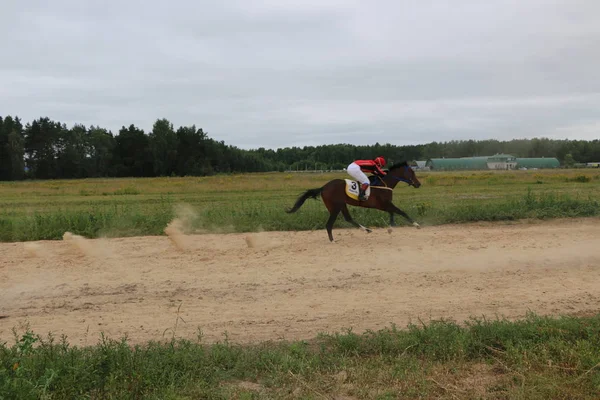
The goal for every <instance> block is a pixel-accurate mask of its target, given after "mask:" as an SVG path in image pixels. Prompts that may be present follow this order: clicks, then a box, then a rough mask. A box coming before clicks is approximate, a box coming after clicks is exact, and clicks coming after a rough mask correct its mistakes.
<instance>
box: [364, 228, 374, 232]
mask: <svg viewBox="0 0 600 400" xmlns="http://www.w3.org/2000/svg"><path fill="white" fill-rule="evenodd" d="M365 231H366V232H367V233H371V232H373V231H372V230H370V229H369V228H367V229H365Z"/></svg>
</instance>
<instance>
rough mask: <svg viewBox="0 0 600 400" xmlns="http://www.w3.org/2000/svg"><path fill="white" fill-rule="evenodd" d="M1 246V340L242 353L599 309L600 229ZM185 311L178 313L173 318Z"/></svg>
mask: <svg viewBox="0 0 600 400" xmlns="http://www.w3.org/2000/svg"><path fill="white" fill-rule="evenodd" d="M334 233H335V235H336V239H337V240H338V241H337V242H336V243H329V242H328V240H327V234H326V233H325V231H315V232H298V233H294V232H268V233H267V232H265V233H258V234H223V235H212V234H208V235H191V236H180V237H173V238H171V239H172V240H170V238H168V237H137V238H124V239H98V240H85V239H83V238H78V237H76V236H75V237H71V236H70V235H66V237H65V240H63V241H41V242H33V243H4V244H0V316H1V317H2V318H0V340H1V341H7V342H8V343H9V344H12V343H13V335H12V332H11V330H12V328H13V327H17V328H18V329H19V328H21V329H22V327H23V326H24V324H25V323H28V324H29V326H30V328H31V329H33V330H34V331H35V332H36V333H40V334H46V333H48V332H50V331H52V332H53V333H54V334H55V335H60V334H66V335H67V336H68V338H69V340H70V342H71V343H73V344H77V345H82V344H95V343H97V341H98V338H99V334H100V332H101V331H102V332H104V333H105V335H107V336H109V337H112V338H115V339H119V338H121V337H122V336H123V335H127V336H128V337H129V339H130V341H131V342H133V343H139V342H143V341H146V340H151V339H153V340H160V339H163V338H165V339H169V338H170V337H171V336H172V335H173V328H175V322H176V320H177V316H178V315H179V317H180V319H179V320H178V323H177V327H176V336H177V337H185V338H190V339H195V338H196V334H197V332H198V328H200V329H201V330H202V332H203V334H204V340H206V341H209V342H212V341H215V340H222V339H223V338H224V336H223V333H224V332H227V333H228V336H229V339H230V340H232V341H236V342H250V341H261V340H268V339H303V338H311V337H314V336H315V335H316V334H317V333H319V332H332V331H339V330H341V329H344V328H349V327H352V328H353V329H354V331H358V332H360V331H363V330H365V329H379V328H382V327H385V326H389V325H390V324H391V323H395V324H397V325H398V326H400V327H404V326H406V324H407V323H409V322H411V321H412V322H417V321H418V319H421V320H423V321H428V320H430V319H431V318H441V317H443V318H452V319H455V320H457V321H459V322H460V321H463V320H464V319H467V318H468V317H469V316H471V315H474V316H481V315H486V316H489V317H492V318H493V317H494V316H496V315H501V316H505V317H508V318H517V317H522V316H524V315H525V314H526V312H527V311H528V310H532V311H535V312H538V313H541V314H557V313H594V312H598V311H599V310H600V220H599V219H576V220H559V221H552V222H536V223H518V224H511V225H507V224H497V225H492V224H475V225H460V226H456V225H455V226H441V227H426V228H423V229H421V230H417V229H414V228H412V227H410V228H396V229H395V230H394V231H393V232H392V233H391V234H390V233H388V232H387V231H386V230H385V229H378V230H375V231H374V232H373V233H371V234H366V233H364V232H362V231H359V230H355V229H350V230H342V229H337V230H335V231H334ZM178 310H179V314H178Z"/></svg>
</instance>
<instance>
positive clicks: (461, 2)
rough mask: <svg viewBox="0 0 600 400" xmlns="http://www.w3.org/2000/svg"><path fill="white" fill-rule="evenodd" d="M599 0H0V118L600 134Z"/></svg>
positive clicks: (381, 137) (385, 131)
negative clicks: (12, 116) (157, 120)
mask: <svg viewBox="0 0 600 400" xmlns="http://www.w3.org/2000/svg"><path fill="white" fill-rule="evenodd" d="M599 16H600V1H598V0H587V1H584V0H560V1H554V0H485V1H481V0H470V1H467V0H452V1H449V0H444V1H442V0H438V1H432V0H413V1H403V0H389V1H377V0H371V1H367V0H363V1H354V0H302V1H299V0H298V1H286V0H266V1H265V0H261V1H255V0H237V1H236V0H213V1H198V0H171V1H157V0H146V1H142V0H140V1H132V0H119V1H113V0H52V1H48V0H40V1H34V0H2V5H1V7H0V45H1V46H0V49H1V50H2V53H1V56H0V115H2V116H5V115H18V116H20V117H21V118H22V119H23V120H24V121H27V122H29V121H31V120H33V119H35V118H38V117H41V116H48V117H50V118H51V119H54V120H59V121H61V122H64V123H66V124H67V125H69V126H71V125H72V124H74V123H83V124H85V125H88V126H89V125H91V124H94V125H100V126H102V127H106V128H108V129H111V130H112V131H113V132H114V133H116V132H117V131H118V130H119V128H121V126H123V125H126V126H127V125H129V124H131V123H133V124H135V125H137V126H138V127H141V128H143V129H144V130H146V131H148V130H150V129H151V127H152V124H153V123H154V121H155V120H156V119H157V118H167V119H169V120H170V121H171V122H173V124H174V125H175V127H178V126H181V125H192V124H195V125H196V126H197V127H201V128H203V129H204V130H205V132H207V133H208V134H209V136H211V137H213V138H215V139H217V140H225V141H226V142H227V143H228V144H233V145H236V146H239V147H242V148H256V147H260V146H263V147H270V148H277V147H286V146H303V145H318V144H332V143H341V142H343V143H353V144H371V143H374V142H375V141H379V142H380V143H387V142H389V143H393V144H397V145H403V144H417V143H427V142H430V141H447V140H452V139H470V138H472V139H487V138H496V139H501V140H504V139H512V138H530V137H536V136H537V137H540V136H546V137H552V138H570V139H576V138H578V139H595V138H600V23H599V18H600V17H599Z"/></svg>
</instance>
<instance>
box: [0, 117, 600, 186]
mask: <svg viewBox="0 0 600 400" xmlns="http://www.w3.org/2000/svg"><path fill="white" fill-rule="evenodd" d="M495 153H508V154H512V155H515V156H517V157H556V158H558V159H559V160H560V161H561V163H562V164H563V165H565V166H571V165H573V164H575V163H578V162H579V163H585V162H592V161H600V140H593V141H585V140H552V139H545V138H540V139H517V140H511V141H498V140H481V141H475V140H466V141H450V142H432V143H427V144H421V145H411V146H403V145H395V144H383V145H382V144H379V143H374V144H373V145H369V146H355V145H351V144H345V143H342V144H331V145H322V146H306V147H302V148H300V147H291V148H289V147H286V148H281V149H277V150H273V149H264V148H259V149H253V150H243V149H239V148H237V147H235V146H233V145H231V144H225V143H224V142H223V141H217V140H215V139H212V138H210V137H208V135H207V134H206V133H205V132H204V131H203V130H202V129H201V128H196V126H195V125H192V126H181V127H179V128H177V129H175V128H174V126H173V124H172V123H171V122H169V121H168V120H167V119H158V120H156V122H155V123H154V125H153V127H152V130H151V131H150V132H144V131H143V130H142V129H140V128H137V127H136V126H134V125H130V126H129V127H125V126H124V127H122V128H121V129H120V130H119V132H118V133H117V134H116V135H115V134H113V133H112V132H110V131H108V130H106V129H104V128H101V127H98V126H90V127H86V126H83V125H74V126H72V127H70V128H69V127H67V126H66V125H65V124H63V123H60V122H57V121H53V120H51V119H49V118H48V117H44V118H39V119H36V120H34V121H32V122H29V123H26V124H23V122H22V121H21V119H19V118H18V117H11V116H6V117H2V116H0V180H20V179H59V178H61V179H70V178H91V177H151V176H185V175H192V176H204V175H213V174H216V173H230V172H266V171H285V170H305V169H309V170H314V169H317V170H323V169H342V168H345V167H346V166H347V165H348V164H349V163H350V162H352V161H353V160H354V159H357V158H373V157H376V156H378V155H383V156H384V157H386V159H388V161H389V162H396V161H401V160H426V159H428V158H436V157H469V156H478V155H492V154H495Z"/></svg>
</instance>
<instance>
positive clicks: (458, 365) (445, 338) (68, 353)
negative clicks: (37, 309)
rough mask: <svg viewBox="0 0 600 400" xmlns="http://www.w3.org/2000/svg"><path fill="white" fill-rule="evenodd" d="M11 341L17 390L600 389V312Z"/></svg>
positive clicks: (28, 336)
mask: <svg viewBox="0 0 600 400" xmlns="http://www.w3.org/2000/svg"><path fill="white" fill-rule="evenodd" d="M15 339H16V340H15V344H13V345H11V346H8V345H3V346H1V347H0V394H1V395H0V396H3V397H2V398H6V399H12V398H15V399H16V398H19V399H42V398H48V399H50V398H52V399H74V398H95V399H98V398H132V399H192V398H217V399H219V398H222V399H230V398H237V399H252V398H281V399H284V398H334V396H353V398H373V399H374V398H379V399H385V398H398V397H421V398H432V397H435V398H527V399H547V398H578V399H586V398H589V399H592V398H597V395H598V393H599V392H600V370H599V367H600V353H599V352H598V348H600V315H598V316H595V317H586V318H584V317H580V318H576V317H562V318H549V317H540V316H536V315H533V314H532V315H529V316H528V317H527V318H526V319H524V320H521V321H516V322H509V321H506V320H494V321H488V320H480V319H473V320H470V321H468V322H467V323H466V324H463V325H458V324H456V323H453V322H448V321H434V322H431V323H429V324H423V325H410V326H409V327H408V329H405V330H400V329H397V328H396V327H394V326H392V327H390V328H387V329H383V330H381V331H377V332H374V331H369V332H366V333H363V334H356V333H353V332H352V331H346V332H341V333H333V334H322V335H320V336H319V337H317V338H315V339H314V340H311V341H298V342H279V343H269V342H268V343H261V344H257V345H236V344H231V343H229V342H228V341H227V340H226V339H225V340H224V341H223V342H220V343H215V344H204V343H202V340H201V335H199V337H198V340H197V341H187V340H177V339H173V340H171V341H168V342H165V343H159V342H150V343H148V344H145V345H136V346H132V345H130V344H128V343H127V340H126V339H123V340H119V341H114V340H109V339H107V338H104V337H102V338H101V339H100V341H99V343H98V344H97V345H95V346H90V347H83V348H78V347H75V346H71V345H69V343H68V341H67V340H66V339H65V338H63V339H62V340H60V341H56V340H54V338H52V337H51V336H50V337H47V338H42V337H41V336H37V335H35V334H34V333H33V332H31V331H29V330H27V331H26V332H25V333H23V334H22V335H20V336H19V335H16V336H15Z"/></svg>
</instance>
